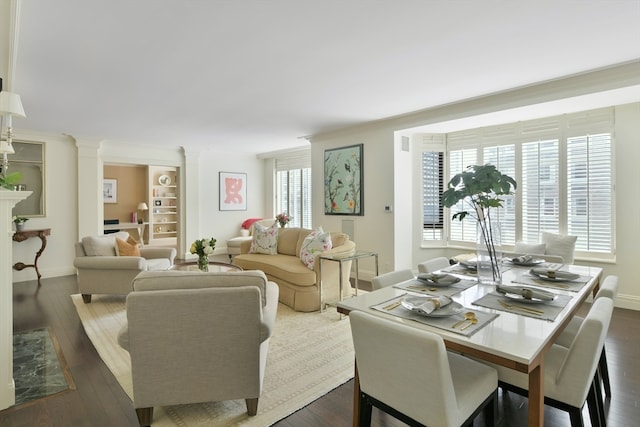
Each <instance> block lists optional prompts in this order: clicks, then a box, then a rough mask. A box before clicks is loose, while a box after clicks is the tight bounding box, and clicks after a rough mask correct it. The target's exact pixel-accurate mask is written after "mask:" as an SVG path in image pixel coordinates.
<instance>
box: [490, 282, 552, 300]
mask: <svg viewBox="0 0 640 427" xmlns="http://www.w3.org/2000/svg"><path fill="white" fill-rule="evenodd" d="M519 289H522V290H525V291H526V290H529V291H531V292H532V293H534V294H536V295H539V296H542V295H544V296H546V298H545V299H542V298H536V297H533V296H532V297H530V298H527V297H526V296H525V295H526V294H527V293H526V292H522V293H514V292H500V291H498V293H500V294H501V295H502V296H505V297H507V298H509V299H512V300H516V301H520V302H524V303H527V304H544V303H548V302H551V301H553V300H555V299H556V298H557V297H558V296H557V295H556V294H554V293H553V292H547V291H543V290H541V289H535V288H529V287H526V286H521V287H520V288H519ZM496 290H497V289H496Z"/></svg>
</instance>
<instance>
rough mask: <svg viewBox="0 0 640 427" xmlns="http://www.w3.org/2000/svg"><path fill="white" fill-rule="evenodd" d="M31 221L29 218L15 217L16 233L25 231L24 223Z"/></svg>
mask: <svg viewBox="0 0 640 427" xmlns="http://www.w3.org/2000/svg"><path fill="white" fill-rule="evenodd" d="M27 221H29V218H27V217H24V216H14V217H13V222H14V224H15V225H16V231H22V230H24V223H25V222H27Z"/></svg>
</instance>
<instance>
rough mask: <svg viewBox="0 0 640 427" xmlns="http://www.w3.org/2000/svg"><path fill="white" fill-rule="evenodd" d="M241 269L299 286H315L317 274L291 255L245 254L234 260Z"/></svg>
mask: <svg viewBox="0 0 640 427" xmlns="http://www.w3.org/2000/svg"><path fill="white" fill-rule="evenodd" d="M233 263H234V264H235V265H237V266H239V267H242V268H247V269H255V270H261V271H263V272H264V273H265V274H266V275H267V276H270V277H275V278H278V279H281V280H284V281H287V282H289V283H295V284H296V285H297V286H314V285H315V284H316V273H315V272H314V271H311V270H309V269H308V268H307V267H306V266H305V265H304V264H303V263H302V261H300V258H298V257H293V256H291V255H282V254H278V255H271V256H265V255H263V254H243V255H238V256H236V257H235V258H234V259H233Z"/></svg>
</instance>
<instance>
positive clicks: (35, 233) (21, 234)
mask: <svg viewBox="0 0 640 427" xmlns="http://www.w3.org/2000/svg"><path fill="white" fill-rule="evenodd" d="M50 235H51V229H50V228H42V229H40V230H22V231H16V232H15V233H13V241H14V242H24V241H25V240H27V239H28V238H30V237H39V238H40V241H41V242H42V245H41V246H40V250H38V252H36V257H35V259H34V260H33V264H25V263H23V262H16V263H15V264H14V265H13V268H14V269H15V270H18V271H21V270H23V269H25V268H28V267H33V268H34V269H35V270H36V274H37V275H38V286H40V278H41V277H42V275H41V274H40V270H38V258H40V255H42V252H44V249H45V248H46V247H47V236H50Z"/></svg>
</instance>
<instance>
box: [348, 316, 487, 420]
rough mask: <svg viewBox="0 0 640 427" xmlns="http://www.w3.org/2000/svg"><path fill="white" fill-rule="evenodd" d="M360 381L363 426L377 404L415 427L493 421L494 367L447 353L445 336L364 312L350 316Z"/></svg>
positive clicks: (359, 402)
mask: <svg viewBox="0 0 640 427" xmlns="http://www.w3.org/2000/svg"><path fill="white" fill-rule="evenodd" d="M349 320H350V322H351V333H352V336H353V345H354V348H355V353H356V365H357V369H358V375H359V380H360V393H359V401H358V405H359V408H360V412H359V413H360V424H359V425H360V426H369V425H370V424H371V410H372V406H375V407H377V408H379V409H381V410H383V411H385V412H387V413H389V414H391V415H393V416H394V417H395V418H397V419H399V420H401V421H403V422H405V423H407V424H409V425H411V426H423V425H428V426H442V427H448V426H451V427H453V426H456V427H457V426H461V425H465V426H467V425H472V424H473V420H474V418H476V416H477V415H479V414H480V413H481V412H483V413H484V415H485V423H486V424H485V425H487V426H492V425H495V419H496V415H497V411H496V410H497V385H498V377H497V374H496V371H495V369H493V368H490V367H489V366H487V365H485V364H482V363H479V362H476V361H474V360H471V359H469V358H466V357H463V356H461V355H459V354H455V353H451V352H448V351H447V350H446V348H445V346H444V341H443V339H442V337H440V336H439V335H437V334H434V333H432V332H429V331H425V330H422V329H418V328H413V327H409V326H407V325H403V324H400V323H397V322H394V321H390V320H388V319H383V318H380V317H376V316H373V315H371V314H368V313H364V312H361V311H352V312H351V313H350V314H349Z"/></svg>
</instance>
